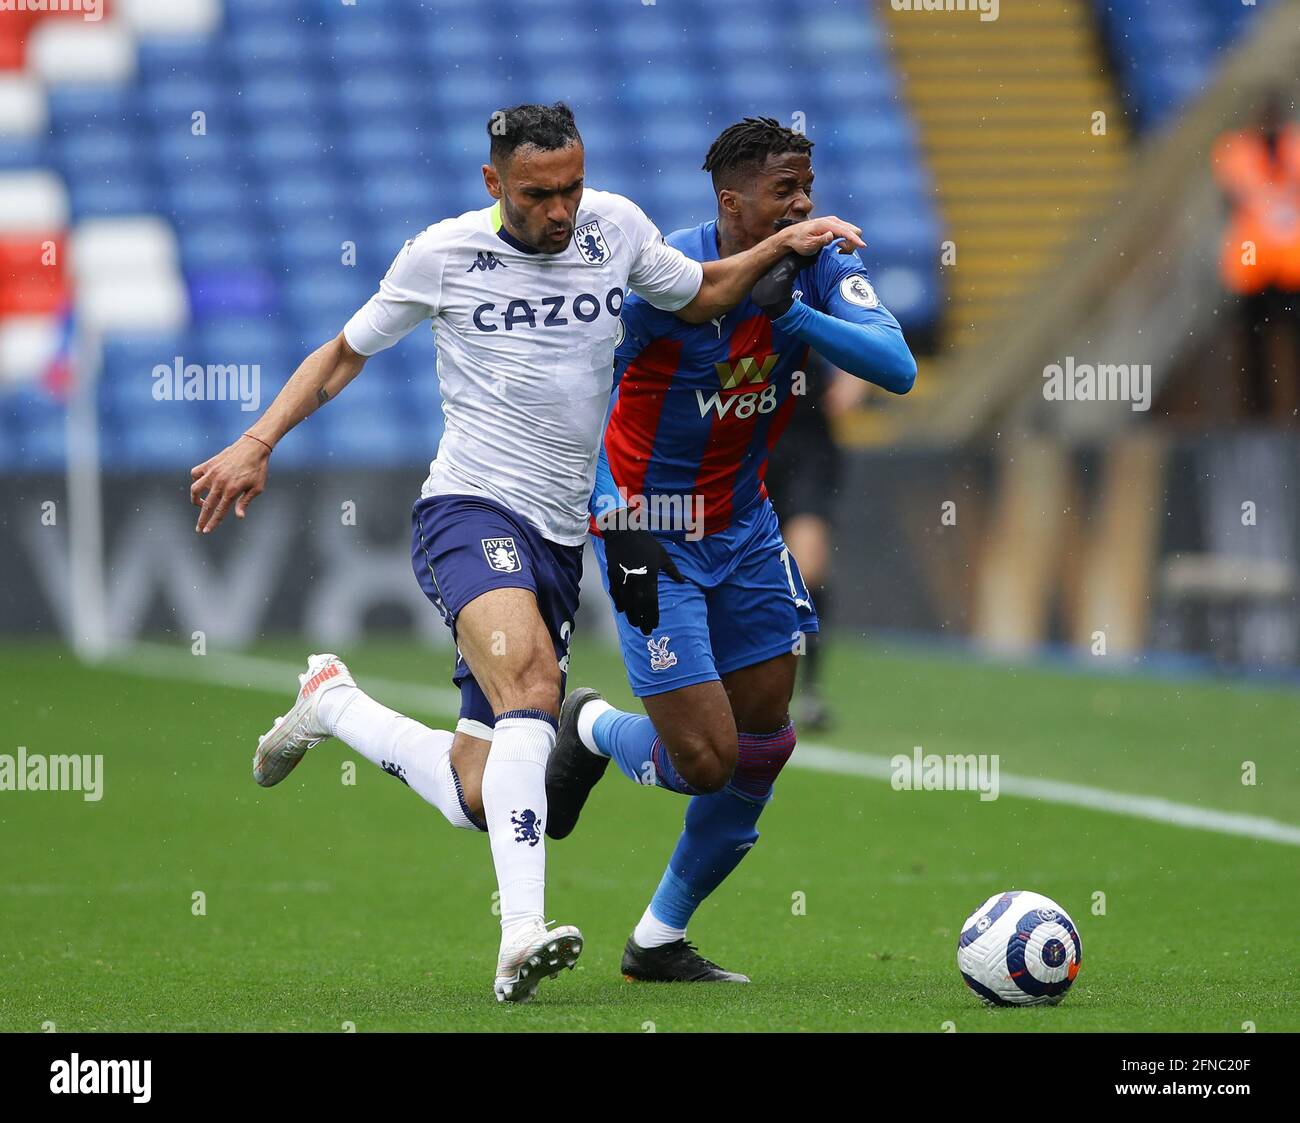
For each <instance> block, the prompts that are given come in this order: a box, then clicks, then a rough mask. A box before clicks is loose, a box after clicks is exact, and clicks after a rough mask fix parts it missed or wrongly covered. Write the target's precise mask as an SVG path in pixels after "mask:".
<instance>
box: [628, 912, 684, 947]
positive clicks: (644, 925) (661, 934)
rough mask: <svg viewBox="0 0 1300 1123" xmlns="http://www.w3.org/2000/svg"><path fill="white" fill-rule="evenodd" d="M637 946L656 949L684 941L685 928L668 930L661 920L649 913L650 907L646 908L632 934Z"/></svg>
mask: <svg viewBox="0 0 1300 1123" xmlns="http://www.w3.org/2000/svg"><path fill="white" fill-rule="evenodd" d="M632 939H634V940H635V941H636V942H637V944H638V946H640V947H643V948H658V947H663V945H664V944H671V943H673V942H674V941H676V940H684V939H686V929H685V928H670V927H669V926H668V925H667V924H665V923H664V922H663V921H662V920H659V919H657V918H656V917H655V914H654V913H652V912H651V911H650V906H649V905H647V906H646V910H645V915H644V916H643V917H641V921H640V923H638V924H637V926H636V930H635V931H634V932H633V933H632Z"/></svg>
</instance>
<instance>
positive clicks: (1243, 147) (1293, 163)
mask: <svg viewBox="0 0 1300 1123" xmlns="http://www.w3.org/2000/svg"><path fill="white" fill-rule="evenodd" d="M1213 160H1214V174H1215V178H1216V179H1217V180H1218V182H1219V186H1220V187H1222V188H1223V191H1224V194H1226V195H1227V196H1228V199H1229V202H1230V204H1231V206H1232V214H1231V216H1230V217H1229V219H1228V225H1227V228H1226V230H1225V231H1224V235H1223V250H1222V253H1221V255H1220V258H1219V271H1220V274H1221V276H1222V278H1223V283H1224V285H1225V287H1227V288H1228V289H1229V290H1230V291H1231V292H1235V293H1237V294H1238V295H1240V296H1251V295H1253V294H1255V293H1260V292H1263V291H1264V290H1265V289H1268V288H1277V289H1281V290H1283V291H1286V292H1298V291H1300V127H1297V126H1294V125H1287V126H1286V127H1285V128H1283V129H1282V130H1281V132H1280V134H1279V136H1278V146H1277V153H1276V155H1274V154H1273V153H1270V152H1269V149H1268V145H1267V143H1266V142H1265V140H1264V136H1263V134H1262V133H1260V132H1259V131H1257V130H1248V131H1244V132H1233V133H1224V134H1223V135H1222V136H1221V137H1219V139H1218V140H1217V141H1216V142H1215V145H1214V156H1213ZM1252 246H1253V251H1252Z"/></svg>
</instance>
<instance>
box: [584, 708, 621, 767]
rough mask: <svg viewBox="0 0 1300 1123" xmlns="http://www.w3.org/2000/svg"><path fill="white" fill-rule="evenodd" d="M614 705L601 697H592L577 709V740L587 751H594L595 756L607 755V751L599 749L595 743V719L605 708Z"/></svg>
mask: <svg viewBox="0 0 1300 1123" xmlns="http://www.w3.org/2000/svg"><path fill="white" fill-rule="evenodd" d="M613 708H614V707H613V706H611V705H610V704H609V703H608V702H606V701H605V700H604V699H603V698H593V699H592V700H591V701H590V702H588V703H587V704H586V705H585V706H583V707H582V709H580V710H579V711H578V740H579V741H581V742H582V744H583V746H584V747H585V748H586V749H587V751H588V752H592V753H595V754H596V755H597V756H604V757H607V756H609V753H604V752H601V751H600V746H599V745H597V744H596V736H595V733H594V732H593V727H594V726H595V724H596V719H597V718H598V717H600V715H601V714H603V713H605V712H606V711H607V710H612V709H613Z"/></svg>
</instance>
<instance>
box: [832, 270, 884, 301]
mask: <svg viewBox="0 0 1300 1123" xmlns="http://www.w3.org/2000/svg"><path fill="white" fill-rule="evenodd" d="M840 296H842V297H844V299H845V300H847V301H848V302H849V303H850V304H856V305H857V306H858V307H859V308H877V307H879V305H880V297H878V296H877V295H876V290H875V289H873V288H872V287H871V282H870V281H868V280H867V279H866V277H864V276H863V275H862V274H861V273H854V274H853V275H852V276H851V277H845V278H844V280H842V281H841V282H840Z"/></svg>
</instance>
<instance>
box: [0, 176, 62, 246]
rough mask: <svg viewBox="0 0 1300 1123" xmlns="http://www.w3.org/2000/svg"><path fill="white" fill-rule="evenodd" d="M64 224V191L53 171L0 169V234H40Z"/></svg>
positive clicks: (55, 230)
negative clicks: (5, 170) (4, 170)
mask: <svg viewBox="0 0 1300 1123" xmlns="http://www.w3.org/2000/svg"><path fill="white" fill-rule="evenodd" d="M67 225H68V192H67V190H66V189H65V188H64V186H63V180H62V179H61V178H60V177H59V176H57V175H55V174H54V173H53V172H42V171H30V172H29V171H21V172H0V234H44V233H49V232H52V231H53V232H58V231H60V230H64V229H65V228H66V227H67Z"/></svg>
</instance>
